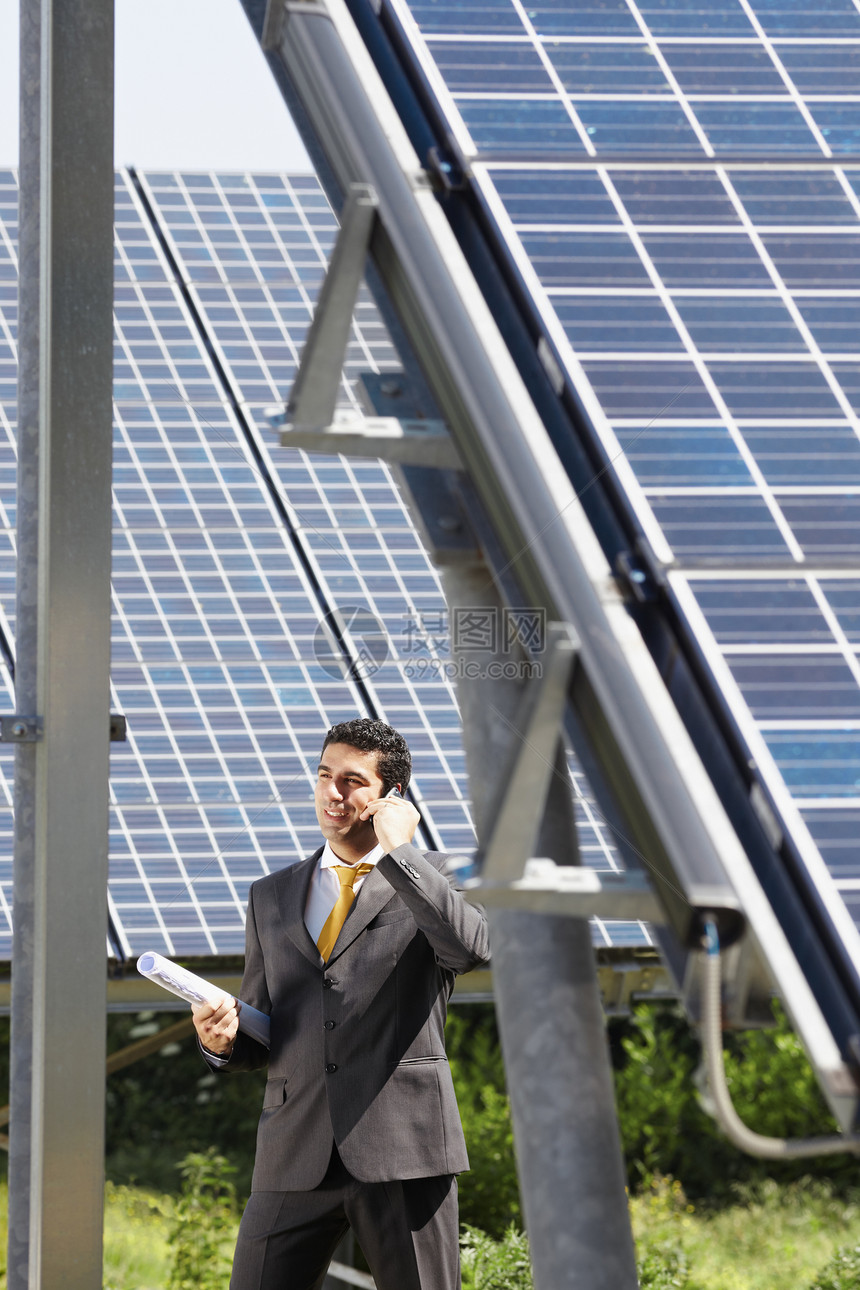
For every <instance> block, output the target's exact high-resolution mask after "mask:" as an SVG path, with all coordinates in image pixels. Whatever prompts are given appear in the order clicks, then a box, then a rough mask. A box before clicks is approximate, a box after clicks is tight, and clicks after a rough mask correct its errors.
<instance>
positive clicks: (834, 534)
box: [382, 0, 860, 962]
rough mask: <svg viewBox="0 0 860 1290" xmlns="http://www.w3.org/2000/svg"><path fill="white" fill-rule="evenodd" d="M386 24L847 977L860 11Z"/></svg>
mask: <svg viewBox="0 0 860 1290" xmlns="http://www.w3.org/2000/svg"><path fill="white" fill-rule="evenodd" d="M382 16H383V19H384V21H385V22H386V23H388V24H389V26H391V25H392V24H393V25H394V26H396V27H398V28H399V31H400V34H401V38H402V39H403V46H404V47H405V48H406V50H407V51H408V54H409V57H410V59H411V66H412V70H413V73H415V74H416V79H417V80H418V81H419V82H422V81H423V86H424V91H425V98H429V100H431V101H432V102H433V104H434V109H433V110H434V112H435V113H437V114H438V115H441V118H442V121H443V124H444V127H445V128H446V129H447V130H448V132H449V135H448V137H449V138H450V139H451V140H453V146H454V148H455V150H456V151H458V152H459V157H458V161H459V162H460V163H462V166H463V169H464V171H465V173H466V175H467V181H468V183H469V185H470V187H471V189H472V191H473V192H474V193H475V194H477V196H478V199H479V201H480V203H481V204H482V206H483V208H484V211H485V212H486V214H487V215H488V216H489V220H490V222H491V226H492V227H493V228H494V229H495V230H496V234H497V238H498V243H499V245H500V246H501V247H502V253H503V255H504V256H506V258H507V268H508V272H509V273H510V275H511V276H512V278H514V279H516V280H518V281H519V282H520V283H521V284H523V285H524V286H525V288H526V292H527V296H528V298H529V299H530V301H531V304H532V307H533V311H534V313H533V317H534V318H536V319H537V322H538V325H539V328H540V329H541V330H542V332H543V335H544V338H545V340H546V342H547V344H548V346H549V349H550V352H551V354H552V355H553V357H554V359H555V360H556V361H557V363H558V364H559V366H560V367H561V370H562V371H563V372H564V373H565V375H566V378H567V380H568V381H569V383H570V385H571V387H572V388H573V389H575V391H576V396H577V398H578V400H579V402H580V403H581V405H582V406H583V408H584V410H585V414H586V418H587V421H588V423H589V424H590V428H591V432H592V433H593V436H594V441H595V443H596V444H598V445H599V451H600V453H601V454H602V457H603V460H604V462H607V463H611V469H612V471H613V472H614V474H615V477H616V479H617V481H618V482H619V483H620V485H621V490H622V496H623V497H624V498H625V504H626V505H627V506H628V507H629V515H631V516H632V519H633V523H634V525H635V527H636V528H637V529H638V531H639V532H640V534H642V535H643V536H644V537H645V538H646V539H647V542H648V543H649V544H650V547H651V549H652V551H653V553H654V556H655V559H656V562H657V563H658V564H659V565H662V566H663V568H664V569H665V570H666V571H667V575H668V579H669V584H670V588H671V593H672V595H673V596H674V598H675V602H676V604H677V605H678V606H679V607H680V610H681V613H682V616H683V618H684V619H685V621H686V624H687V628H688V630H689V631H690V632H691V634H692V636H693V638H694V639H695V640H696V641H697V642H698V646H699V648H700V649H701V651H702V653H703V655H704V657H705V659H706V662H707V665H708V667H709V668H710V670H711V673H712V676H713V677H714V678H715V680H716V682H717V687H718V689H719V691H720V692H721V693H722V695H723V696H724V698H725V701H726V702H727V703H728V705H729V708H730V710H731V714H732V716H733V718H734V721H735V723H736V726H737V728H738V730H739V731H740V733H741V735H742V738H743V740H744V742H745V745H746V749H747V752H748V755H749V758H750V759H751V761H752V762H753V763H754V764H755V765H756V766H757V769H758V773H759V774H760V775H761V777H762V782H763V784H764V785H765V787H766V790H767V792H768V793H769V795H770V798H771V800H772V802H773V803H774V804H775V806H776V808H777V810H778V813H779V815H780V817H781V819H782V821H783V825H784V827H786V828H787V829H788V830H789V832H790V834H791V836H792V838H793V840H794V843H795V846H796V847H797V849H798V850H799V852H800V853H801V855H802V858H803V860H804V862H805V865H806V872H807V876H808V878H809V880H810V881H811V882H812V883H813V884H814V886H815V888H816V890H817V892H818V893H819V897H820V898H821V900H822V901H823V902H824V904H825V906H826V908H827V909H828V911H829V915H830V918H831V920H832V923H833V925H834V926H835V927H836V928H837V929H838V930H839V932H840V934H841V936H842V938H843V941H844V943H845V945H846V947H847V949H848V951H849V954H850V956H851V957H852V958H853V959H854V961H855V962H856V961H860V937H858V934H857V929H856V924H857V922H858V921H860V853H858V836H860V660H858V645H860V358H858V333H860V4H858V3H857V0H821V2H820V3H816V4H810V3H808V0H707V3H702V0H642V2H640V3H637V2H636V0H582V2H581V3H579V2H578V3H576V4H571V3H568V2H567V0H536V3H534V4H530V5H526V4H524V3H522V2H521V0H426V2H424V0H411V2H410V0H384V4H383V8H382ZM439 134H440V137H441V134H442V131H440V132H439ZM764 162H767V164H766V165H764V164H763V163H764Z"/></svg>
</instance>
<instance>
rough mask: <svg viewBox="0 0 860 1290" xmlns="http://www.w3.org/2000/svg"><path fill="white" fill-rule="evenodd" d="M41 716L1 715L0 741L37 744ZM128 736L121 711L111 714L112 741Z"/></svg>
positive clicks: (39, 737) (40, 730)
mask: <svg viewBox="0 0 860 1290" xmlns="http://www.w3.org/2000/svg"><path fill="white" fill-rule="evenodd" d="M42 733H43V723H42V718H41V717H21V716H18V714H17V713H14V714H13V715H12V716H6V717H0V743H4V744H35V743H39V741H40V740H41V738H42ZM125 738H126V720H125V717H124V716H123V714H122V713H121V712H112V713H111V714H110V740H111V743H122V742H124V740H125Z"/></svg>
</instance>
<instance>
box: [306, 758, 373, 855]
mask: <svg viewBox="0 0 860 1290" xmlns="http://www.w3.org/2000/svg"><path fill="white" fill-rule="evenodd" d="M378 759H379V753H377V752H359V750H358V749H357V748H353V747H351V745H350V744H329V745H328V747H327V748H325V749H324V750H323V755H322V757H321V758H320V764H319V769H318V770H317V782H316V787H315V788H314V805H315V806H316V812H317V819H318V820H319V826H320V829H321V830H322V835H323V837H324V838H325V839H326V841H327V842H328V844H329V846H330V847H331V849H332V851H334V853H335V855H336V856H337V857H338V858H339V859H341V860H347V861H349V862H354V861H356V860H360V859H361V857H362V856H364V855H367V853H368V851H372V850H373V848H374V847H375V846H376V834H375V833H374V831H373V825H372V824H371V822H370V820H360V819H359V818H358V817H359V815H360V814H361V812H362V811H363V810H364V808H365V806H366V805H367V803H368V802H372V801H374V800H375V799H376V798H377V797H382V795H383V783H382V780H381V779H380V777H379V774H378V773H377V769H376V763H377V761H378Z"/></svg>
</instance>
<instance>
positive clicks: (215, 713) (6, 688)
mask: <svg viewBox="0 0 860 1290" xmlns="http://www.w3.org/2000/svg"><path fill="white" fill-rule="evenodd" d="M335 232H336V221H335V218H334V216H333V214H332V212H331V208H330V206H329V204H328V201H327V200H326V198H325V196H324V194H323V193H322V190H321V188H320V185H319V183H318V181H317V179H316V178H315V177H314V176H312V175H299V176H292V177H289V176H277V175H257V176H254V175H236V174H231V175H214V174H174V173H169V174H165V173H155V172H152V173H146V174H137V173H135V172H134V171H129V170H123V171H121V172H120V173H119V174H118V176H117V185H116V259H115V282H116V286H115V368H114V381H115V384H114V398H115V425H114V539H113V609H114V613H113V641H112V682H113V685H112V703H113V706H114V708H115V709H116V710H118V711H121V712H122V713H124V714H125V716H126V717H127V720H128V741H127V743H125V744H115V745H113V747H112V753H111V821H110V823H111V830H110V913H111V930H112V936H113V938H114V949H115V952H116V954H117V955H118V956H119V957H135V956H136V955H137V954H139V953H141V952H142V951H144V950H147V949H154V950H157V951H160V952H163V953H167V954H174V955H183V956H203V957H206V956H211V955H218V956H224V955H235V954H240V953H241V952H242V948H243V944H244V933H243V925H244V908H245V900H246V895H247V889H248V886H249V884H250V883H251V882H252V881H253V880H254V879H255V878H257V877H259V876H261V875H262V874H264V873H266V872H268V871H270V870H272V869H276V868H279V867H282V866H283V865H286V864H290V863H293V862H294V861H295V860H297V859H299V858H301V857H302V856H304V855H306V854H308V853H309V852H310V851H311V850H313V849H314V848H315V847H316V845H317V843H318V829H317V825H316V817H315V813H314V809H313V803H312V800H311V799H312V782H313V780H312V771H313V766H314V763H315V759H316V756H317V755H318V751H319V747H320V744H321V742H322V736H323V734H324V732H325V730H326V729H327V728H328V726H329V725H330V724H332V723H333V722H334V721H339V720H343V719H345V718H348V717H350V716H353V715H356V714H357V713H367V712H370V713H374V714H378V715H380V716H381V717H382V718H383V719H385V720H389V721H391V723H392V724H394V725H396V726H397V727H398V728H399V729H401V730H403V732H404V733H405V734H406V735H407V738H408V739H409V742H410V746H411V747H412V750H413V754H414V756H415V780H414V784H415V789H416V792H417V794H418V798H419V801H420V806H421V810H422V815H423V818H424V820H425V821H426V828H425V835H426V841H427V843H428V845H439V846H443V847H445V848H447V849H449V850H457V849H463V848H467V849H469V850H471V849H472V848H473V846H474V836H473V832H472V828H471V820H470V815H469V807H468V800H467V786H466V777H465V766H464V760H463V751H462V746H461V739H460V726H459V715H458V711H457V707H456V702H455V697H454V691H453V685H452V681H451V679H450V677H449V676H448V674H447V672H446V661H447V659H448V653H447V651H448V637H449V628H448V623H447V611H446V609H445V602H444V598H443V596H442V594H441V590H440V586H439V582H438V577H437V574H436V572H435V570H434V569H433V566H432V565H431V564H430V562H429V561H428V559H427V556H426V554H425V552H424V550H423V548H422V547H421V544H420V541H419V539H418V537H417V535H416V533H415V531H414V529H413V527H412V525H411V522H410V520H409V517H408V514H407V512H406V510H405V508H404V505H403V502H402V500H401V498H400V494H399V492H398V490H397V488H396V485H395V483H394V481H393V479H392V476H391V474H390V472H389V470H388V468H387V467H386V466H385V465H384V464H382V463H377V462H376V461H365V460H361V461H358V460H356V461H351V460H346V459H330V458H323V457H315V456H311V455H308V454H306V453H303V452H298V451H287V450H285V449H281V448H280V447H279V446H277V444H276V442H275V440H274V436H273V435H272V433H271V431H270V430H269V427H268V424H267V423H266V422H265V418H264V417H263V414H262V410H263V408H264V407H265V406H266V405H268V404H271V403H272V402H273V401H275V400H277V399H279V398H280V399H282V398H283V397H284V395H285V393H286V392H287V391H288V389H289V385H290V383H291V382H292V379H293V377H294V375H295V371H296V366H297V361H298V355H299V353H300V351H301V346H302V343H303V340H304V336H305V333H306V331H307V327H308V324H309V322H310V319H311V317H312V312H313V307H314V303H315V300H316V296H317V292H318V290H319V287H320V284H321V281H322V278H323V275H324V272H325V267H326V263H327V257H328V253H329V252H330V249H331V246H332V242H333V238H334V235H335ZM16 237H17V182H16V177H15V175H14V174H13V173H12V172H9V171H5V172H3V171H0V648H2V649H6V650H7V653H8V656H9V658H11V653H12V649H13V642H14V613H15V599H14V597H15V543H14V529H15V399H16V371H15V362H16V359H15V338H16V310H17V283H16V277H17V268H16ZM397 367H398V360H397V356H396V354H395V353H394V350H393V346H392V343H391V339H390V337H389V335H388V333H387V331H386V329H385V328H384V326H383V324H382V322H381V320H380V317H379V315H378V313H377V311H376V308H375V306H374V305H373V303H372V301H371V300H370V298H369V296H367V294H366V293H364V294H363V296H362V299H361V301H360V302H359V307H358V310H357V312H356V318H355V324H354V328H353V338H352V341H351V344H350V350H349V354H348V361H347V370H346V374H345V380H344V384H343V388H342V410H343V412H344V413H345V412H351V413H354V412H356V411H358V408H359V405H358V401H357V396H356V388H355V387H356V377H357V375H358V374H359V373H360V372H362V371H374V372H379V371H386V370H394V369H396V368H397ZM332 625H333V626H332ZM334 629H336V630H338V631H340V632H341V640H343V639H346V644H347V646H348V647H351V648H352V651H353V652H352V654H349V653H347V655H344V653H343V652H342V651H341V648H340V646H339V644H338V640H337V637H336V636H335V634H334ZM344 632H345V633H346V635H345V638H344V635H343V633H344ZM363 646H369V648H370V654H369V656H366V657H363V656H362V655H361V653H360V651H361V648H362V647H363ZM2 678H3V679H2V693H0V705H1V706H2V709H3V710H4V711H7V712H11V711H13V710H14V692H13V688H12V684H11V676H10V671H9V669H8V667H6V668H4V669H3V671H2ZM309 768H310V771H311V773H310V774H309ZM576 784H577V788H578V792H579V813H580V817H581V821H582V834H583V854H584V858H585V861H586V863H589V864H592V865H593V866H594V867H597V868H604V869H606V868H612V869H614V868H617V867H618V865H619V861H618V858H617V854H616V852H615V849H614V847H613V845H612V841H611V835H610V833H609V831H608V830H607V828H606V826H605V824H604V822H603V820H602V819H601V817H600V816H599V814H598V813H597V811H596V808H595V807H594V804H593V801H592V800H591V797H590V794H589V792H588V789H587V785H586V784H585V781H584V779H583V777H582V775H581V773H577V776H576ZM11 805H12V753H11V750H5V751H4V750H3V749H2V747H0V958H2V957H5V958H7V959H8V957H9V956H10V951H11V939H10V938H11V912H10V900H11V855H12V831H11ZM594 939H595V942H596V943H597V944H598V945H606V946H618V947H624V946H636V947H641V946H647V945H649V944H650V943H651V938H650V935H649V933H648V932H647V931H646V930H645V929H644V928H643V927H642V925H641V924H639V923H634V924H606V923H603V922H600V921H596V922H595V924H594Z"/></svg>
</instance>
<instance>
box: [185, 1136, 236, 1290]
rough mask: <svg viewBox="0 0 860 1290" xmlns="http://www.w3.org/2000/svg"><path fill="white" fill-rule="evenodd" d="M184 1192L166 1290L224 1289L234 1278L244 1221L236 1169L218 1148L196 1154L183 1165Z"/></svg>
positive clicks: (193, 1152) (192, 1154)
mask: <svg viewBox="0 0 860 1290" xmlns="http://www.w3.org/2000/svg"><path fill="white" fill-rule="evenodd" d="M179 1172H180V1173H181V1174H182V1191H181V1194H180V1197H179V1200H178V1202H177V1204H176V1206H175V1207H174V1210H173V1214H172V1218H171V1225H170V1235H169V1236H168V1238H167V1239H168V1242H169V1243H170V1246H171V1250H172V1259H171V1266H170V1278H169V1280H168V1282H167V1290H220V1288H221V1287H222V1286H224V1285H226V1284H227V1282H228V1281H229V1279H230V1264H231V1256H232V1253H233V1244H234V1242H235V1239H236V1228H237V1226H238V1222H239V1216H238V1213H237V1208H236V1188H235V1185H234V1184H233V1181H232V1179H231V1178H230V1176H229V1175H230V1174H233V1173H235V1172H236V1171H235V1169H234V1168H233V1166H232V1165H231V1164H230V1163H229V1162H228V1161H227V1159H226V1158H225V1157H224V1156H220V1155H218V1153H217V1152H216V1151H215V1150H214V1148H212V1147H210V1148H209V1150H208V1151H203V1152H199V1151H192V1152H190V1153H189V1155H187V1156H186V1157H185V1159H184V1160H183V1161H182V1162H181V1164H180V1166H179Z"/></svg>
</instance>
